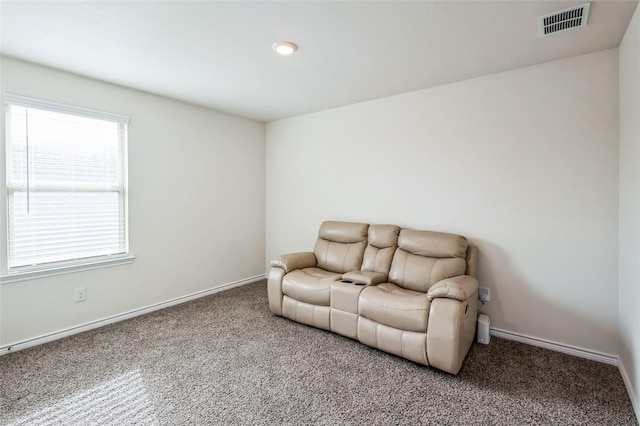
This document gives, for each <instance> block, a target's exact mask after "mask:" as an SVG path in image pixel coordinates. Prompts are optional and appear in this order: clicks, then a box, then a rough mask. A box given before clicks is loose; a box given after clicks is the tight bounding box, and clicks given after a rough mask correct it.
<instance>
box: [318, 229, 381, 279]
mask: <svg viewBox="0 0 640 426" xmlns="http://www.w3.org/2000/svg"><path fill="white" fill-rule="evenodd" d="M368 229H369V224H366V223H356V222H333V221H327V222H323V223H322V225H320V231H319V232H318V240H317V241H316V245H315V247H314V248H313V253H314V254H315V255H316V260H317V261H318V268H322V269H325V270H327V271H331V272H339V273H345V272H349V271H356V270H359V269H360V267H361V265H362V258H363V256H364V250H365V248H366V246H367V231H368Z"/></svg>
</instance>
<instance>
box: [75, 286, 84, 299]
mask: <svg viewBox="0 0 640 426" xmlns="http://www.w3.org/2000/svg"><path fill="white" fill-rule="evenodd" d="M85 300H87V288H86V287H77V288H76V291H75V301H76V302H84V301H85Z"/></svg>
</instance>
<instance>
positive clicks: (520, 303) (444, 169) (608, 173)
mask: <svg viewBox="0 0 640 426" xmlns="http://www.w3.org/2000/svg"><path fill="white" fill-rule="evenodd" d="M617 65H618V56H617V49H613V50H607V51H602V52H599V53H594V54H590V55H585V56H580V57H574V58H570V59H566V60H561V61H556V62H551V63H546V64H543V65H539V66H534V67H528V68H523V69H518V70H515V71H511V72H505V73H501V74H496V75H491V76H488V77H484V78H479V79H474V80H469V81H463V82H459V83H455V84H450V85H446V86H440V87H437V88H433V89H427V90H421V91H416V92H412V93H407V94H403V95H399V96H395V97H390V98H385V99H380V100H375V101H371V102H366V103H361V104H357V105H352V106H348V107H343V108H338V109H333V110H328V111H323V112H319V113H314V114H309V115H304V116H299V117H294V118H290V119H284V120H280V121H275V122H271V123H268V124H267V147H266V196H267V205H266V232H267V252H266V254H267V259H269V258H270V257H272V256H274V255H276V254H279V253H283V252H292V251H301V250H310V249H312V247H313V243H314V241H315V237H316V234H317V229H318V226H319V224H320V222H321V221H323V220H354V221H363V222H371V223H395V224H398V225H401V226H405V227H413V228H417V229H429V230H438V231H447V232H453V233H459V234H462V235H465V236H467V237H468V238H469V239H470V240H471V241H472V242H474V243H476V244H478V246H479V248H480V265H479V280H480V284H481V286H484V287H489V288H490V290H491V297H492V300H491V302H490V303H489V304H488V306H487V308H486V311H487V312H488V313H489V314H490V316H491V324H492V327H495V328H498V329H502V330H506V331H510V332H514V333H519V334H522V335H526V336H532V337H535V338H539V339H546V340H549V341H552V342H559V343H561V344H564V345H569V346H575V347H578V348H584V349H587V350H591V351H597V352H602V353H605V354H617V353H618V347H617V344H618V338H617V326H618V283H617V280H618V277H617V266H618V256H617V251H618V235H617V223H618V207H617V206H618V196H617V194H618V67H617Z"/></svg>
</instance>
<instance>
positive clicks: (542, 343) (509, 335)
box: [491, 328, 619, 366]
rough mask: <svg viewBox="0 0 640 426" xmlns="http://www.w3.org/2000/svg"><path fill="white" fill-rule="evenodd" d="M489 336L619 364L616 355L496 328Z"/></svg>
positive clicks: (492, 329)
mask: <svg viewBox="0 0 640 426" xmlns="http://www.w3.org/2000/svg"><path fill="white" fill-rule="evenodd" d="M491 335H492V336H496V337H500V338H502V339H507V340H514V341H516V342H520V343H526V344H527V345H531V346H537V347H540V348H545V349H550V350H552V351H556V352H562V353H564V354H568V355H573V356H577V357H580V358H586V359H590V360H592V361H598V362H602V363H605V364H610V365H616V366H617V365H618V364H619V363H618V357H617V356H616V355H611V354H605V353H602V352H596V351H590V350H588V349H583V348H578V347H576V346H571V345H565V344H562V343H557V342H552V341H549V340H544V339H539V338H537V337H531V336H526V335H524V334H518V333H514V332H511V331H506V330H500V329H498V328H491Z"/></svg>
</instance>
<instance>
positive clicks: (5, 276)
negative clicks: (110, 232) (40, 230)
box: [0, 93, 135, 284]
mask: <svg viewBox="0 0 640 426" xmlns="http://www.w3.org/2000/svg"><path fill="white" fill-rule="evenodd" d="M9 106H18V107H26V108H35V109H41V110H46V111H52V112H57V113H63V114H70V115H74V116H81V117H87V118H93V119H99V120H105V121H111V122H117V123H119V124H121V125H123V126H124V128H123V129H122V132H123V135H122V140H121V142H120V147H119V149H120V150H121V152H120V153H119V161H120V162H121V168H122V176H120V181H121V185H122V193H121V195H120V199H121V201H122V203H123V206H124V209H123V213H122V215H121V218H120V220H122V221H124V244H123V249H124V250H123V252H122V253H118V254H110V255H98V256H92V257H85V258H79V259H69V260H61V261H53V262H49V263H41V264H37V265H26V266H15V267H10V266H9V250H8V249H9V225H10V224H9V197H10V196H9V192H10V191H11V188H9V181H8V174H9V163H8V161H9V159H8V158H7V155H8V152H7V149H8V146H9V143H8V141H7V131H8V129H7V128H6V125H7V124H6V118H7V110H8V108H9ZM1 114H2V122H1V124H0V132H1V133H2V136H1V138H2V145H1V146H0V148H1V149H0V164H2V165H3V168H4V169H5V172H4V173H0V175H1V176H0V187H1V188H2V195H1V196H0V205H1V211H0V226H1V227H2V234H1V238H0V248H1V249H2V253H3V255H2V256H0V284H4V283H10V282H16V281H24V280H30V279H34V278H40V277H45V276H51V275H59V274H66V273H72V272H77V271H84V270H89V269H96V268H104V267H109V266H115V265H120V264H126V263H131V262H133V260H134V259H135V256H133V255H132V254H131V252H130V245H129V243H130V241H129V201H128V198H129V188H128V174H129V173H128V126H129V117H128V116H124V115H119V114H113V113H107V112H102V111H98V110H93V109H88V108H83V107H77V106H71V105H66V104H61V103H57V102H51V101H45V100H40V99H34V98H29V97H25V96H20V95H15V94H10V93H4V94H3V99H2V110H1Z"/></svg>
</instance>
